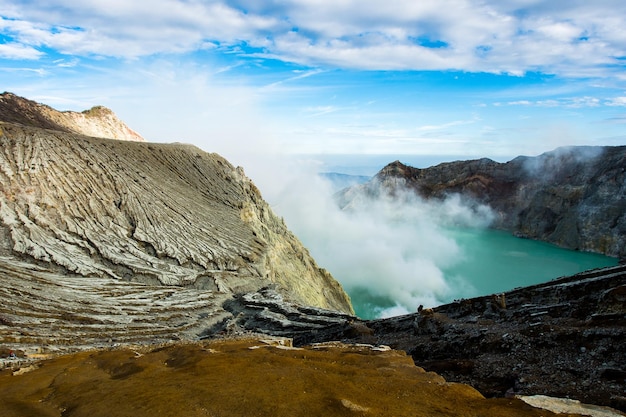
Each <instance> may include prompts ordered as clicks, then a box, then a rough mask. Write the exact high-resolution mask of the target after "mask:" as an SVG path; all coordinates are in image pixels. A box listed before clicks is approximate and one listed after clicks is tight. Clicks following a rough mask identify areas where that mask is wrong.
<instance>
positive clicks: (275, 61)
mask: <svg viewBox="0 0 626 417" xmlns="http://www.w3.org/2000/svg"><path fill="white" fill-rule="evenodd" d="M625 21H626V2H624V1H623V0H596V1H593V2H591V1H588V0H570V1H558V2H557V1H536V0H481V1H478V0H438V1H434V0H431V1H415V0H386V1H385V2H382V1H374V0H315V1H313V0H299V1H295V0H291V1H290V0H282V1H276V0H269V1H256V0H238V1H200V0H150V1H148V0H136V1H128V0H83V1H80V2H76V1H75V0H71V1H70V0H49V1H46V2H41V1H31V0H9V1H7V0H0V90H4V91H11V92H14V93H16V94H19V95H23V96H25V97H28V98H30V99H33V100H36V101H39V102H42V103H45V104H48V105H51V106H53V107H55V108H57V109H59V110H76V111H80V110H84V109H87V108H89V107H91V106H93V105H96V104H102V105H105V106H107V107H110V108H111V109H113V110H114V111H115V112H116V113H117V114H118V115H119V116H120V117H121V118H122V119H123V120H124V121H126V122H127V123H128V124H129V125H130V126H131V127H132V128H134V129H135V130H137V131H138V132H139V133H141V134H142V135H143V136H144V137H145V138H146V139H147V140H150V141H158V142H175V141H179V142H187V143H193V144H195V145H197V146H199V147H201V148H202V149H204V150H206V151H209V152H218V153H221V154H223V155H225V156H227V157H229V156H230V155H232V154H234V153H236V152H238V151H240V150H242V149H244V150H245V151H247V152H251V153H255V152H258V153H263V152H270V153H272V152H285V153H296V154H300V153H310V154H345V153H349V154H352V153H360V154H390V155H391V154H393V155H401V154H410V155H432V154H437V155H450V156H459V155H462V156H467V157H468V158H472V157H480V156H489V157H493V158H496V159H501V160H505V159H507V158H509V157H514V156H516V155H519V154H526V155H535V154H539V153H541V152H544V151H548V150H551V149H553V148H555V147H557V146H562V145H623V144H626V25H624V22H625Z"/></svg>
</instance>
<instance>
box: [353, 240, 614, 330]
mask: <svg viewBox="0 0 626 417" xmlns="http://www.w3.org/2000/svg"><path fill="white" fill-rule="evenodd" d="M447 233H448V234H449V236H450V237H452V238H453V239H454V240H455V241H456V243H457V245H458V246H459V247H460V248H461V252H462V257H461V259H460V260H459V261H458V262H456V263H455V264H454V265H452V266H449V267H446V268H442V272H443V274H444V276H445V280H446V283H447V284H448V286H449V291H448V293H447V294H446V295H445V296H444V297H442V298H441V299H440V301H441V303H442V304H443V303H447V302H451V301H453V300H454V299H459V298H470V297H475V296H480V295H488V294H493V293H497V292H503V291H508V290H511V289H514V288H516V287H523V286H528V285H533V284H539V283H542V282H547V281H549V280H552V279H555V278H558V277H561V276H567V275H573V274H576V273H578V272H582V271H586V270H589V269H593V268H599V267H604V266H613V265H617V263H618V260H617V259H616V258H610V257H607V256H602V255H598V254H592V253H585V252H577V251H571V250H567V249H562V248H559V247H556V246H554V245H550V244H548V243H544V242H537V241H533V240H529V239H522V238H517V237H515V236H512V235H511V234H509V233H506V232H501V231H495V230H477V229H454V230H448V231H447ZM347 291H348V293H349V294H350V297H351V298H352V303H353V306H354V309H355V311H356V314H357V315H358V316H359V317H361V318H365V319H371V318H376V317H378V316H379V314H380V312H381V310H384V309H388V308H391V307H393V306H394V305H395V304H396V303H395V302H394V300H391V299H389V298H387V297H384V296H376V295H374V294H372V293H371V292H370V291H368V289H367V288H363V287H356V288H347ZM429 307H432V306H429Z"/></svg>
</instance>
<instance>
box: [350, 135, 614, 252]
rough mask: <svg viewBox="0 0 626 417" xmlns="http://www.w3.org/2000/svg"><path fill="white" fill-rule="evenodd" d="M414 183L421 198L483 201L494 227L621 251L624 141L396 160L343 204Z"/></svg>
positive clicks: (594, 249)
mask: <svg viewBox="0 0 626 417" xmlns="http://www.w3.org/2000/svg"><path fill="white" fill-rule="evenodd" d="M401 189H409V190H414V191H415V192H416V193H417V194H418V195H419V196H421V197H423V198H425V199H443V198H445V197H447V196H449V195H451V194H460V195H462V196H463V197H464V198H465V200H467V201H473V202H475V203H478V204H486V205H488V206H489V207H490V208H491V209H492V210H493V212H494V214H495V219H494V222H493V224H492V226H493V227H495V228H498V229H502V230H507V231H510V232H512V233H514V234H516V235H519V236H523V237H528V238H532V239H538V240H542V241H546V242H550V243H554V244H557V245H559V246H562V247H565V248H569V249H575V250H581V251H591V252H597V253H603V254H606V255H609V256H617V257H620V258H624V257H626V146H618V147H567V148H559V149H557V150H555V151H552V152H548V153H545V154H543V155H540V156H538V157H524V156H520V157H518V158H515V159H513V160H511V161H509V162H506V163H498V162H495V161H492V160H490V159H477V160H470V161H456V162H450V163H443V164H440V165H437V166H434V167H430V168H426V169H418V168H413V167H410V166H407V165H404V164H402V163H401V162H399V161H396V162H393V163H391V164H389V165H387V166H386V167H384V168H383V169H382V170H381V171H380V172H379V173H378V174H377V175H376V176H375V177H374V178H373V179H372V180H371V181H370V182H368V183H367V184H364V185H361V186H356V187H352V188H351V189H349V190H345V191H343V192H342V193H341V194H340V196H339V200H340V202H341V204H342V205H343V206H348V205H349V204H350V202H351V201H352V200H353V199H354V198H356V197H357V196H358V195H360V194H363V193H364V194H366V195H378V194H380V193H389V194H392V195H393V194H394V193H395V192H397V191H398V190H401Z"/></svg>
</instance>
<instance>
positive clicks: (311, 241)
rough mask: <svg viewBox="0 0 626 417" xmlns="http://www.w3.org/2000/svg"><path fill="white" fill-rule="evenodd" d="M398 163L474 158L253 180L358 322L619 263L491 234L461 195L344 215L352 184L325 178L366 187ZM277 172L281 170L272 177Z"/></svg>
mask: <svg viewBox="0 0 626 417" xmlns="http://www.w3.org/2000/svg"><path fill="white" fill-rule="evenodd" d="M396 159H399V160H400V161H402V162H405V163H407V164H408V165H411V166H415V167H420V168H426V167H428V166H432V165H436V164H438V163H440V162H444V161H453V160H467V159H472V157H458V158H456V157H451V156H447V157H446V156H436V155H424V156H410V155H404V156H393V155H360V156H356V155H329V156H308V157H305V156H302V157H297V158H296V159H295V160H292V161H290V162H288V163H287V165H281V164H280V163H273V164H272V166H271V167H267V166H266V167H265V169H259V170H258V171H257V172H255V173H253V175H252V178H254V179H255V181H257V183H258V184H259V185H260V189H262V190H264V196H265V197H266V198H267V200H268V201H269V202H270V203H271V204H272V208H273V209H274V210H275V211H276V213H278V214H279V215H281V216H283V217H284V219H285V221H286V223H287V225H288V227H289V228H290V229H291V230H292V231H293V232H294V233H295V234H296V235H297V236H298V238H299V239H300V240H301V241H302V243H303V244H304V246H305V247H306V248H307V249H309V251H310V253H311V255H312V256H313V258H314V259H315V260H316V262H317V263H318V265H319V266H321V267H323V268H325V269H327V270H329V271H330V273H331V274H332V275H333V276H334V277H335V278H336V279H337V280H338V281H339V282H340V283H341V284H342V285H343V287H344V288H345V289H346V291H347V292H348V294H349V295H350V297H351V298H352V303H353V305H354V308H355V310H356V313H357V315H358V316H360V317H362V318H376V317H388V316H394V315H401V314H406V313H409V312H413V311H415V310H416V308H417V306H418V305H420V304H422V305H424V306H426V307H434V306H437V305H440V304H445V303H448V302H452V301H454V300H455V299H461V298H471V297H475V296H480V295H489V294H493V293H498V292H503V291H507V290H511V289H513V288H516V287H521V286H528V285H533V284H537V283H542V282H546V281H549V280H552V279H555V278H558V277H561V276H567V275H572V274H575V273H578V272H582V271H585V270H589V269H593V268H598V267H604V266H610V265H616V264H617V263H618V261H617V259H615V258H610V257H606V256H602V255H597V254H591V253H582V252H577V251H571V250H566V249H561V248H558V247H556V246H553V245H550V244H547V243H544V242H538V241H533V240H529V239H522V238H517V237H515V236H513V235H511V234H509V233H506V232H501V231H495V230H491V229H489V228H488V226H489V223H490V221H491V218H492V217H491V216H492V215H493V214H492V213H491V211H490V209H489V208H487V207H482V208H478V209H477V208H475V207H472V205H469V204H467V202H465V201H463V200H462V199H460V198H458V196H457V197H454V196H452V197H449V198H448V199H446V200H445V201H432V200H431V201H425V200H422V199H421V198H419V197H418V196H416V195H415V194H413V193H412V192H407V193H404V195H396V196H395V197H393V198H390V197H389V196H386V197H385V195H384V193H383V194H381V195H379V196H378V197H377V198H376V199H369V198H363V199H360V200H359V201H357V202H356V203H355V202H353V204H351V207H350V209H349V210H342V209H341V208H340V207H339V205H338V204H337V202H336V201H335V199H334V197H333V195H334V194H335V193H336V192H337V191H338V187H341V186H345V180H346V178H345V177H342V178H337V177H336V176H329V175H324V176H320V175H319V174H320V173H329V172H334V173H339V174H349V175H353V176H360V177H353V178H354V179H355V180H357V181H366V180H367V177H369V176H372V175H375V174H376V173H377V172H378V171H379V170H380V169H381V168H383V167H384V166H385V165H387V164H388V163H391V162H393V161H394V160H396ZM282 162H285V161H282ZM502 162H504V161H502ZM252 167H253V168H256V167H254V165H252ZM272 170H276V171H277V172H275V173H273V174H271V175H270V171H272ZM285 172H289V173H290V175H289V176H285V175H284V173H285ZM257 173H258V175H257ZM263 174H264V175H263ZM363 176H367V177H363ZM333 181H335V182H334V183H333Z"/></svg>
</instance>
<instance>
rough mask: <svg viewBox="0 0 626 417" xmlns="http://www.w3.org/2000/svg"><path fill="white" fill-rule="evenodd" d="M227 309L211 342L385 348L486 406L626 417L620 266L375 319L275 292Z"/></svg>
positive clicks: (624, 279) (624, 275)
mask: <svg viewBox="0 0 626 417" xmlns="http://www.w3.org/2000/svg"><path fill="white" fill-rule="evenodd" d="M226 309H227V310H228V311H229V312H231V313H232V316H231V317H229V318H228V319H226V320H224V321H223V322H221V323H219V324H218V325H216V326H215V327H214V328H213V329H212V330H211V331H210V332H208V333H207V336H208V335H210V336H218V335H223V334H245V333H246V332H251V331H255V332H262V333H265V334H268V335H275V336H289V337H293V340H294V344H296V345H298V346H300V345H307V344H310V343H315V342H322V341H327V340H341V341H343V342H346V343H368V344H375V345H378V344H383V345H389V346H391V347H393V348H394V349H401V350H404V351H405V352H407V353H409V354H410V355H411V356H412V357H413V359H414V360H415V363H416V364H417V365H418V366H421V367H423V368H425V369H427V370H431V371H434V372H437V373H438V374H441V375H442V376H444V377H445V378H446V379H447V380H448V381H455V382H463V383H467V384H470V385H472V386H473V387H475V388H477V389H478V390H479V391H480V392H481V393H483V394H484V395H486V396H489V397H510V396H514V395H537V394H542V395H549V396H552V397H563V398H571V399H576V400H579V401H582V402H585V403H590V404H598V405H604V406H610V407H613V408H616V409H620V410H623V411H626V395H625V394H626V362H625V360H624V358H626V266H617V267H612V268H604V269H598V270H593V271H588V272H585V273H581V274H578V275H574V276H571V277H564V278H560V279H558V280H554V281H551V282H548V283H545V284H540V285H535V286H532V287H527V288H519V289H516V290H513V291H510V292H507V293H504V294H498V295H494V296H487V297H478V298H474V299H468V300H460V301H457V302H454V303H451V304H447V305H443V306H439V307H436V308H434V309H423V310H422V311H421V312H419V313H415V314H410V315H405V316H399V317H392V318H388V319H380V320H370V321H363V320H359V319H357V318H356V317H352V316H349V315H341V314H336V313H333V312H329V311H323V310H318V309H311V308H305V307H299V306H295V305H290V304H288V303H285V302H284V300H282V299H281V297H280V295H279V294H277V293H276V292H275V291H272V290H271V289H263V290H261V291H259V292H257V293H254V294H247V295H244V296H240V297H237V298H236V299H234V300H232V301H229V302H228V303H227V306H226Z"/></svg>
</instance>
